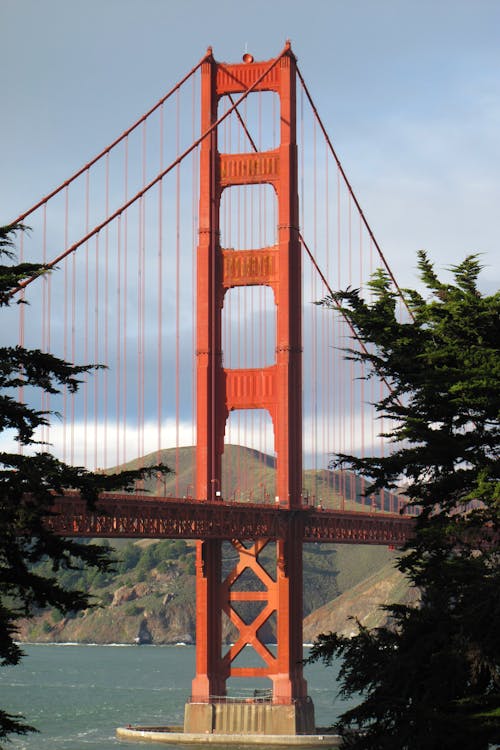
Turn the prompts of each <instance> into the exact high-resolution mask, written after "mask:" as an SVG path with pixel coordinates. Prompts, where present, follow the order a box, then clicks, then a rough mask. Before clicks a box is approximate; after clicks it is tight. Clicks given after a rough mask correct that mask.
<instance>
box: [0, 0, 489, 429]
mask: <svg viewBox="0 0 500 750" xmlns="http://www.w3.org/2000/svg"><path fill="white" fill-rule="evenodd" d="M0 28H1V29H2V32H3V33H2V64H1V65H0V86H1V91H2V111H1V117H0V223H7V222H9V221H11V220H13V219H14V218H15V217H16V216H17V215H19V214H20V213H21V212H22V211H24V210H26V209H28V208H29V207H30V206H31V205H33V204H34V203H35V202H36V201H37V200H38V199H39V198H40V197H42V195H45V194H47V193H48V192H49V191H50V190H51V189H52V188H54V187H56V186H57V185H59V184H60V183H61V182H63V181H64V180H65V179H66V178H67V177H69V176H70V174H72V173H73V172H74V171H75V170H76V169H78V168H79V167H81V166H82V165H83V164H85V163H86V162H87V161H88V160H89V159H90V158H91V157H93V156H94V155H95V154H96V153H97V152H99V151H101V149H102V148H103V147H105V146H106V145H107V144H108V143H109V142H111V141H112V140H113V139H114V138H115V137H116V136H117V135H119V134H120V133H121V132H123V130H125V129H126V128H127V127H128V126H129V125H130V124H131V123H132V122H134V121H135V120H136V119H137V118H138V117H139V116H141V115H142V114H143V112H145V111H146V110H147V109H149V107H151V106H152V105H153V104H154V103H155V102H156V101H157V100H158V99H159V98H160V97H161V96H162V95H163V94H164V93H165V92H166V91H167V90H168V89H170V87H171V86H172V85H173V84H174V83H176V82H177V81H178V80H179V79H180V78H181V77H182V76H183V75H184V74H185V73H186V72H187V71H188V70H189V69H191V67H192V66H193V65H195V64H196V63H197V62H198V60H199V59H200V58H201V57H202V56H203V55H204V53H205V51H206V49H207V46H208V45H212V46H213V50H214V55H215V57H216V59H218V60H221V61H224V60H225V61H228V62H235V61H238V60H240V59H241V55H242V53H243V52H244V51H245V49H248V51H249V52H251V53H252V54H253V55H254V56H255V58H256V59H268V58H271V57H274V56H276V55H277V54H278V53H279V52H280V50H281V49H282V47H283V44H284V42H285V40H286V39H287V38H289V39H290V40H291V42H292V47H293V50H294V52H295V54H296V55H297V57H298V60H299V66H300V69H301V71H302V74H303V76H304V78H305V80H306V82H307V84H308V86H309V89H310V91H311V93H312V96H313V98H314V100H315V102H316V104H317V106H318V108H319V111H320V114H321V116H322V118H323V121H324V122H325V124H326V126H327V129H328V131H329V133H330V136H331V138H332V141H333V143H334V146H335V148H336V150H337V153H338V155H339V157H340V159H341V161H342V164H343V166H344V168H345V171H346V173H347V175H348V177H349V179H350V181H351V183H352V185H353V187H354V190H355V192H356V194H357V196H358V199H359V201H360V203H361V206H362V208H363V210H364V213H365V216H366V217H367V219H368V221H369V222H370V224H371V226H372V228H373V230H374V232H375V235H376V237H377V239H378V242H379V244H380V245H381V247H382V249H383V251H384V253H385V256H386V258H387V259H388V262H389V264H390V266H391V267H392V268H393V270H394V272H395V274H396V277H397V278H398V281H399V282H400V283H401V284H402V285H414V283H415V258H416V251H417V250H418V249H420V248H425V249H427V250H428V251H429V254H430V256H431V258H432V259H433V260H435V262H436V265H437V266H438V267H439V268H443V267H448V266H450V265H452V264H454V263H457V262H460V260H462V259H463V257H464V256H465V255H466V254H468V253H471V252H480V253H482V254H483V263H484V264H485V266H486V268H485V271H484V274H483V287H484V289H485V290H487V291H489V292H492V291H494V290H496V289H498V288H499V286H500V284H499V277H500V271H499V262H498V257H499V256H498V246H499V234H500V232H499V216H500V211H499V206H500V135H499V134H500V87H499V81H500V45H499V44H498V32H499V29H500V2H498V0H491V1H490V0H475V1H472V0H468V1H467V2H465V1H463V0H433V1H432V2H429V1H428V0H420V1H419V2H416V0H415V1H411V2H410V0H350V1H348V0H343V1H340V0H309V1H308V2H306V0H303V1H302V2H298V1H297V0H252V2H242V1H240V0H214V2H213V3H208V2H206V1H205V0H85V2H76V0H44V2H40V1H39V0H0ZM185 442H189V436H188V437H187V438H186V439H185Z"/></svg>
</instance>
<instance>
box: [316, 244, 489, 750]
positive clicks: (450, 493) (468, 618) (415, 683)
mask: <svg viewBox="0 0 500 750" xmlns="http://www.w3.org/2000/svg"><path fill="white" fill-rule="evenodd" d="M418 268H419V272H420V279H421V281H422V282H423V283H424V286H425V288H426V294H427V296H425V297H424V296H422V294H420V293H419V292H417V291H416V290H410V289H408V290H404V296H405V299H406V302H407V304H408V307H409V310H410V311H411V318H410V317H408V318H407V320H406V321H403V322H401V321H399V320H398V316H397V296H396V294H395V293H394V291H393V289H392V287H391V284H390V280H389V278H388V276H387V274H386V273H385V272H383V271H378V272H377V273H376V274H375V275H374V276H373V277H372V279H371V282H370V288H369V291H370V293H371V298H370V300H368V301H367V300H366V299H365V298H364V297H363V295H362V293H361V291H360V290H356V289H354V290H353V289H348V290H346V291H343V292H338V293H336V294H335V295H334V296H333V297H329V298H327V299H325V300H323V301H322V304H324V305H327V306H329V307H332V308H335V309H339V308H340V310H341V312H342V313H343V314H344V315H345V317H346V318H347V319H348V321H349V322H350V323H351V325H352V327H353V330H354V331H355V333H356V336H357V337H358V339H359V340H360V341H361V342H363V344H364V347H360V346H358V345H353V346H352V347H351V348H350V349H348V350H347V353H346V356H347V357H348V358H351V359H354V360H356V361H362V362H364V363H365V365H366V366H367V376H366V377H368V378H370V377H374V376H378V377H382V378H384V380H385V381H386V382H387V384H388V385H389V386H390V388H389V389H388V393H387V395H386V396H385V397H384V398H383V399H382V400H381V401H380V403H378V404H377V405H376V408H377V410H378V413H379V415H380V416H381V417H383V418H384V420H385V419H388V420H390V424H391V425H392V427H391V429H390V430H389V431H388V432H387V433H386V437H388V438H389V439H390V441H391V442H392V443H393V446H394V450H393V452H392V453H390V454H389V455H385V456H382V457H369V458H363V457H356V456H347V455H339V456H337V458H336V460H335V465H337V466H338V465H340V466H349V467H351V468H353V469H354V470H356V471H358V472H360V473H361V474H363V475H364V476H366V477H368V479H369V480H370V481H371V485H370V487H369V488H368V490H367V492H373V491H375V490H377V489H380V488H382V487H391V488H393V489H394V488H396V487H398V485H400V484H401V482H402V481H404V483H405V495H406V496H407V497H408V498H409V504H410V505H411V506H415V507H417V509H418V512H419V515H418V516H417V518H416V522H415V533H414V535H413V537H412V538H411V539H410V540H409V541H408V542H407V544H406V546H405V548H404V550H403V554H402V555H401V557H400V558H399V560H398V563H397V565H398V567H399V569H400V570H401V571H402V572H404V573H405V574H406V576H407V577H408V579H409V582H410V583H411V584H412V585H413V586H415V587H418V589H419V591H420V602H419V604H418V605H414V606H404V605H392V606H389V607H386V609H387V614H388V616H389V625H388V626H386V627H382V628H378V629H375V630H372V631H370V630H367V629H366V628H364V627H362V626H361V625H359V623H358V634H357V635H356V636H354V637H353V638H351V639H349V638H344V637H341V636H339V635H337V634H335V633H329V634H323V635H320V636H319V638H318V639H317V641H316V643H315V645H314V647H313V650H312V653H311V659H312V660H317V659H323V660H324V661H325V662H326V663H327V664H328V663H331V662H332V660H333V658H334V657H338V656H339V657H341V658H342V666H341V670H340V675H339V680H340V692H341V694H343V695H345V696H355V695H358V694H360V695H361V696H362V701H361V703H360V704H359V705H358V706H357V707H356V708H353V709H352V710H350V711H347V712H346V713H344V714H343V715H342V716H341V717H340V720H339V723H338V729H339V731H340V733H341V734H342V736H343V737H344V742H345V746H347V747H352V748H356V750H361V749H362V748H363V749H365V748H366V750H368V749H369V750H379V749H380V750H382V749H384V750H389V749H392V748H394V749H395V750H396V748H397V750H422V748H440V750H447V749H448V748H450V749H451V748H456V747H461V748H463V749H464V750H465V749H466V750H481V749H482V748H487V747H488V743H498V742H500V637H499V633H500V601H499V597H498V591H499V586H500V555H499V545H498V541H499V517H500V513H499V511H500V482H499V479H500V476H499V475H500V458H499V437H500V428H499V413H500V392H499V382H500V354H499V342H500V294H498V293H496V294H494V295H492V296H486V295H482V294H481V293H480V291H479V289H478V276H479V273H480V270H481V266H480V263H479V260H478V258H477V256H469V257H467V258H466V259H465V260H464V261H463V262H462V263H460V264H459V265H456V266H453V267H452V269H451V271H452V276H453V283H444V282H443V281H441V280H440V279H439V278H438V276H437V274H436V273H435V271H434V267H433V265H432V263H431V262H430V261H429V259H428V257H427V255H426V254H425V253H424V252H421V253H420V254H419V259H418Z"/></svg>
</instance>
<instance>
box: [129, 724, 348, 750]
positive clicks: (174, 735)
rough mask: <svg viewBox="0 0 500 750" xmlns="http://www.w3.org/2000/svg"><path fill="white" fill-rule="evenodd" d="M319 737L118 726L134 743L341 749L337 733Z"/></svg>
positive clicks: (326, 730) (317, 735) (173, 727)
mask: <svg viewBox="0 0 500 750" xmlns="http://www.w3.org/2000/svg"><path fill="white" fill-rule="evenodd" d="M316 731H317V732H318V733H317V734H293V735H290V734H288V735H287V734H214V733H209V732H207V733H203V734H202V733H200V734H196V733H194V732H184V731H183V729H182V727H175V726H172V727H140V726H138V727H132V726H128V727H119V728H118V729H117V730H116V736H117V737H118V739H120V740H129V741H130V740H133V741H135V742H165V743H170V744H184V745H196V744H201V743H207V742H208V743H210V744H212V745H238V746H240V747H242V746H247V747H248V746H254V745H276V746H279V745H281V746H282V747H326V748H329V747H330V748H336V747H340V742H341V738H340V737H339V735H338V734H328V731H329V730H328V729H325V730H324V732H323V730H319V729H318V730H316Z"/></svg>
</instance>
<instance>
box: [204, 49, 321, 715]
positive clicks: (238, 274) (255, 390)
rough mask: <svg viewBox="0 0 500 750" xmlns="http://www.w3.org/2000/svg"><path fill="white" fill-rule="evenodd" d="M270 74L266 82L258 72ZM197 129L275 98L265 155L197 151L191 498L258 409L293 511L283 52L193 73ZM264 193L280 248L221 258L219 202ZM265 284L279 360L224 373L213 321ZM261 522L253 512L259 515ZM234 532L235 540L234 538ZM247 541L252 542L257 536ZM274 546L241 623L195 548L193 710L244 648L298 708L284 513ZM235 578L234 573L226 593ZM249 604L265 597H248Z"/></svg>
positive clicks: (295, 413)
mask: <svg viewBox="0 0 500 750" xmlns="http://www.w3.org/2000/svg"><path fill="white" fill-rule="evenodd" d="M266 70H269V72H268V73H267V74H266ZM201 79H202V83H201V98H202V102H201V113H202V114H201V117H202V123H201V130H202V132H206V131H209V130H210V128H211V127H212V125H213V124H214V123H215V122H216V121H217V104H218V100H219V98H220V97H221V96H224V95H226V94H232V93H244V92H245V91H248V90H249V89H250V88H252V87H253V89H254V90H259V91H264V90H265V91H273V92H275V93H276V94H277V95H278V97H279V102H280V123H281V126H280V145H279V147H278V148H277V149H274V150H272V151H266V152H253V153H247V154H223V153H219V151H218V144H217V130H216V129H213V130H211V131H210V135H209V136H208V137H207V138H205V140H204V141H203V143H202V144H201V153H200V226H199V243H198V259H197V264H198V266H197V304H198V309H197V450H196V496H197V497H198V498H206V499H207V500H211V501H214V500H216V499H217V493H219V494H220V488H221V483H222V473H221V456H222V452H223V449H224V448H223V443H224V431H225V425H226V421H227V418H228V415H229V412H230V411H232V410H235V409H258V408H264V409H267V411H268V412H269V413H270V415H271V418H272V422H273V426H274V438H275V448H276V456H277V458H276V496H277V502H278V503H282V504H283V505H284V507H285V508H287V509H293V508H298V507H300V503H301V490H302V406H301V393H302V375H301V364H302V363H301V346H302V339H301V302H300V300H301V259H300V242H299V233H298V225H299V213H298V187H297V146H296V91H295V87H296V61H295V57H294V55H293V54H292V52H291V49H290V46H289V45H287V46H286V47H285V49H284V50H283V52H282V53H281V55H280V56H279V57H278V58H276V59H275V60H274V61H273V60H271V61H269V62H267V63H266V62H264V63H262V62H259V63H254V62H253V61H251V62H244V63H243V64H237V65H228V64H220V63H217V62H216V61H215V60H214V59H213V57H211V56H210V57H207V59H206V60H205V62H204V63H203V65H202V69H201ZM264 183H267V184H271V185H272V187H273V188H274V190H275V192H276V196H277V201H278V244H277V247H276V248H260V249H254V250H250V251H241V250H240V251H238V250H236V251H229V250H224V249H223V248H221V247H220V242H219V235H220V216H219V211H220V201H221V196H222V192H223V190H225V189H227V188H230V187H231V186H235V185H253V184H264ZM250 285H268V286H271V287H272V288H273V290H274V297H275V302H276V314H277V340H276V361H275V363H274V364H273V365H272V366H270V367H264V368H258V369H238V370H234V369H227V368H226V369H224V368H223V365H222V348H221V313H222V307H223V304H224V294H225V292H226V290H227V289H230V288H231V287H233V286H250ZM260 512H261V511H260ZM241 532H242V528H241V527H239V529H238V530H237V535H236V538H242V537H241ZM250 538H252V539H254V540H255V539H257V535H252V536H251V537H250ZM275 538H277V542H276V556H277V566H276V578H275V580H274V581H272V583H271V579H270V578H269V576H268V575H267V574H265V575H264V572H263V569H262V568H261V566H260V564H259V562H258V551H257V548H258V546H259V545H260V546H262V545H265V542H262V540H260V541H259V542H258V543H257V542H256V543H255V545H254V547H253V550H254V555H253V556H252V555H249V554H247V555H246V556H245V560H247V561H249V562H247V565H246V567H248V568H249V569H251V570H252V571H253V573H254V574H255V575H256V577H257V578H258V579H259V581H260V583H261V585H262V587H263V588H264V589H265V592H266V600H267V605H266V607H265V608H264V610H263V611H262V612H261V613H260V614H259V616H257V617H256V618H255V619H254V620H253V622H250V623H245V622H243V620H242V619H241V618H240V617H239V616H238V615H237V613H236V612H235V610H234V609H233V608H232V607H231V601H232V597H233V589H232V585H231V583H230V582H231V580H232V579H231V578H226V580H224V581H222V582H221V543H220V541H217V540H211V539H207V538H205V539H204V541H202V542H199V544H198V549H197V568H196V580H197V614H196V624H197V637H196V644H197V645H196V651H197V659H196V676H195V678H194V680H193V686H192V698H193V700H194V701H208V700H209V697H210V696H211V695H225V692H226V687H225V682H226V678H227V677H230V676H232V677H234V676H241V675H242V674H243V672H242V671H241V669H238V668H235V667H233V661H234V659H235V657H236V656H237V654H238V653H240V651H241V650H242V649H243V648H244V647H245V646H247V645H249V646H252V647H253V648H254V649H255V651H256V652H257V653H258V654H259V655H261V656H263V655H264V661H265V662H266V666H265V667H262V668H259V669H257V668H247V669H245V670H244V674H245V676H248V675H253V676H266V677H269V678H270V679H271V680H272V682H273V697H274V698H275V699H276V700H278V701H280V702H285V703H286V702H289V703H292V702H293V701H294V700H297V699H301V698H306V696H307V686H306V682H305V680H304V678H303V674H302V666H301V659H302V630H301V628H302V539H303V531H302V519H301V517H300V516H299V515H297V516H295V515H293V514H292V515H291V516H290V517H289V518H288V523H287V524H286V525H285V526H282V533H280V534H279V535H278V536H277V537H275ZM238 577H239V576H238V575H236V578H235V579H234V581H233V583H234V582H235V581H236V580H237V578H238ZM246 596H247V599H246V600H247V601H248V600H255V601H257V600H260V599H262V596H261V592H248V593H247V594H246ZM222 611H225V612H226V613H227V615H228V617H229V619H230V620H231V621H232V623H233V625H235V626H236V628H237V630H238V631H239V638H238V641H237V643H236V644H235V646H234V647H233V648H232V649H231V650H230V651H228V652H227V653H226V654H225V656H224V657H222V658H221V650H222V640H221V636H222V629H221V612H222ZM274 612H275V613H276V616H277V633H278V637H277V641H278V642H277V654H276V656H275V657H274V656H273V655H271V654H270V653H269V652H268V650H267V648H266V647H265V646H264V644H262V642H261V641H260V638H259V628H260V627H261V626H262V625H263V624H264V622H265V621H266V619H267V618H268V617H270V616H271V614H273V613H274Z"/></svg>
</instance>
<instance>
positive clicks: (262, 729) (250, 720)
mask: <svg viewBox="0 0 500 750" xmlns="http://www.w3.org/2000/svg"><path fill="white" fill-rule="evenodd" d="M314 729H315V722H314V705H313V702H312V700H311V699H310V698H306V699H304V700H300V701H295V702H294V703H291V704H285V705H283V704H273V703H271V702H256V701H231V702H228V703H186V707H185V711H184V731H185V732H186V733H188V734H190V733H197V734H198V733H202V734H205V735H206V734H245V735H252V734H258V735H269V734H286V735H288V736H290V735H295V734H312V733H314Z"/></svg>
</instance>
